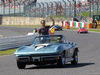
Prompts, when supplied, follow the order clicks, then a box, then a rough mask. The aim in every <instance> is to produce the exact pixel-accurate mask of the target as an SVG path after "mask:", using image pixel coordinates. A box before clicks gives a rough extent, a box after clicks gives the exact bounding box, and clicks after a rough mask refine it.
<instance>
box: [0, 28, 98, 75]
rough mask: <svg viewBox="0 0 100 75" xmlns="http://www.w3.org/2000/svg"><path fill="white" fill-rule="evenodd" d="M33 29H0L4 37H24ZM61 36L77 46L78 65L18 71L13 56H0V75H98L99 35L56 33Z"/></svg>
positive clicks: (91, 33)
mask: <svg viewBox="0 0 100 75" xmlns="http://www.w3.org/2000/svg"><path fill="white" fill-rule="evenodd" d="M27 31H29V32H32V31H33V28H20V27H0V34H1V35H3V36H4V37H8V36H21V35H26V33H27ZM55 34H63V35H64V36H65V37H66V41H73V42H75V43H76V44H77V45H78V46H79V50H80V52H79V63H78V65H71V64H70V63H66V65H65V67H64V68H58V67H57V66H55V65H52V66H49V65H48V66H35V65H27V66H26V69H22V70H20V69H18V68H17V66H16V60H15V59H14V55H7V56H0V75H100V34H99V33H93V32H89V33H88V34H78V33H77V31H69V30H63V31H56V32H55Z"/></svg>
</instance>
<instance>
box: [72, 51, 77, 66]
mask: <svg viewBox="0 0 100 75" xmlns="http://www.w3.org/2000/svg"><path fill="white" fill-rule="evenodd" d="M73 59H74V60H73V61H71V64H72V65H76V64H78V52H77V51H75V52H74V55H73Z"/></svg>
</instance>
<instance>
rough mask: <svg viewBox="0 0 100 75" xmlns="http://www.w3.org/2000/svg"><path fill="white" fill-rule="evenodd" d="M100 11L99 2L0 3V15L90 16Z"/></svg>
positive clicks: (32, 1) (30, 0) (25, 0)
mask: <svg viewBox="0 0 100 75" xmlns="http://www.w3.org/2000/svg"><path fill="white" fill-rule="evenodd" d="M99 13H100V2H98V1H95V2H90V3H85V4H81V3H79V4H78V5H76V2H75V1H73V0H62V1H53V2H41V3H34V0H24V1H22V0H21V1H20V0H18V1H15V0H14V1H13V2H11V3H10V2H8V3H0V15H5V16H26V17H48V16H57V17H58V16H60V17H67V18H71V17H76V16H86V17H87V16H91V17H92V15H94V14H99Z"/></svg>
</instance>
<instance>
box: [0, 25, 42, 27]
mask: <svg viewBox="0 0 100 75" xmlns="http://www.w3.org/2000/svg"><path fill="white" fill-rule="evenodd" d="M1 26H9V27H29V28H40V27H41V25H1Z"/></svg>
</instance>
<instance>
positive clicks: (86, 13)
mask: <svg viewBox="0 0 100 75" xmlns="http://www.w3.org/2000/svg"><path fill="white" fill-rule="evenodd" d="M89 15H90V12H83V13H79V14H77V16H84V17H89Z"/></svg>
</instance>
